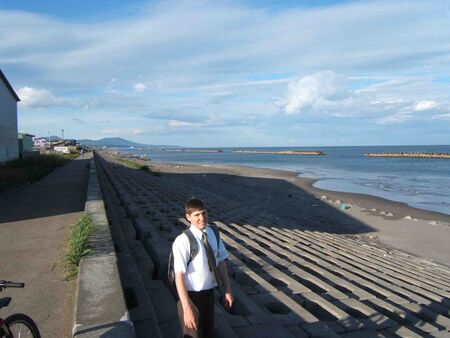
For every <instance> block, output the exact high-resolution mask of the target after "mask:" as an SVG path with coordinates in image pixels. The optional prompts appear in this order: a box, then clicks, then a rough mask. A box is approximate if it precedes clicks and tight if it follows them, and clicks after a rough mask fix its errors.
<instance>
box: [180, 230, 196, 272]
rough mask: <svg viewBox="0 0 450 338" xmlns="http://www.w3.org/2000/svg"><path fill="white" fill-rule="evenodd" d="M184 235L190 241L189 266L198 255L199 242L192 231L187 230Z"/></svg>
mask: <svg viewBox="0 0 450 338" xmlns="http://www.w3.org/2000/svg"><path fill="white" fill-rule="evenodd" d="M183 233H184V234H185V235H186V236H187V238H188V240H189V261H188V262H187V265H189V263H190V262H191V261H192V260H193V259H194V257H195V255H197V252H198V248H197V241H196V240H195V237H194V234H193V233H192V232H191V230H189V229H186V230H184V231H183Z"/></svg>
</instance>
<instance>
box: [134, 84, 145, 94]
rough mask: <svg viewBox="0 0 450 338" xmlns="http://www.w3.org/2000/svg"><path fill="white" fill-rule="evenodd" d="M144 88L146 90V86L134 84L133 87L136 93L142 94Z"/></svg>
mask: <svg viewBox="0 0 450 338" xmlns="http://www.w3.org/2000/svg"><path fill="white" fill-rule="evenodd" d="M146 88H147V86H146V85H145V84H143V83H136V84H135V85H134V91H135V92H136V93H143V92H144V91H145V89H146Z"/></svg>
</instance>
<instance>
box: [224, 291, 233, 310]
mask: <svg viewBox="0 0 450 338" xmlns="http://www.w3.org/2000/svg"><path fill="white" fill-rule="evenodd" d="M233 303H234V296H233V294H232V293H231V292H226V293H225V295H224V296H223V306H224V307H225V309H226V310H230V309H231V307H232V306H233Z"/></svg>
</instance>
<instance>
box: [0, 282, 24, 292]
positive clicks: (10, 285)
mask: <svg viewBox="0 0 450 338" xmlns="http://www.w3.org/2000/svg"><path fill="white" fill-rule="evenodd" d="M24 286H25V283H20V282H11V281H8V280H0V291H1V290H2V289H4V288H23V287H24Z"/></svg>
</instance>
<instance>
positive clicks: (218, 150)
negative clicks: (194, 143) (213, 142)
mask: <svg viewBox="0 0 450 338" xmlns="http://www.w3.org/2000/svg"><path fill="white" fill-rule="evenodd" d="M161 151H178V152H188V153H221V152H222V149H161Z"/></svg>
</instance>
